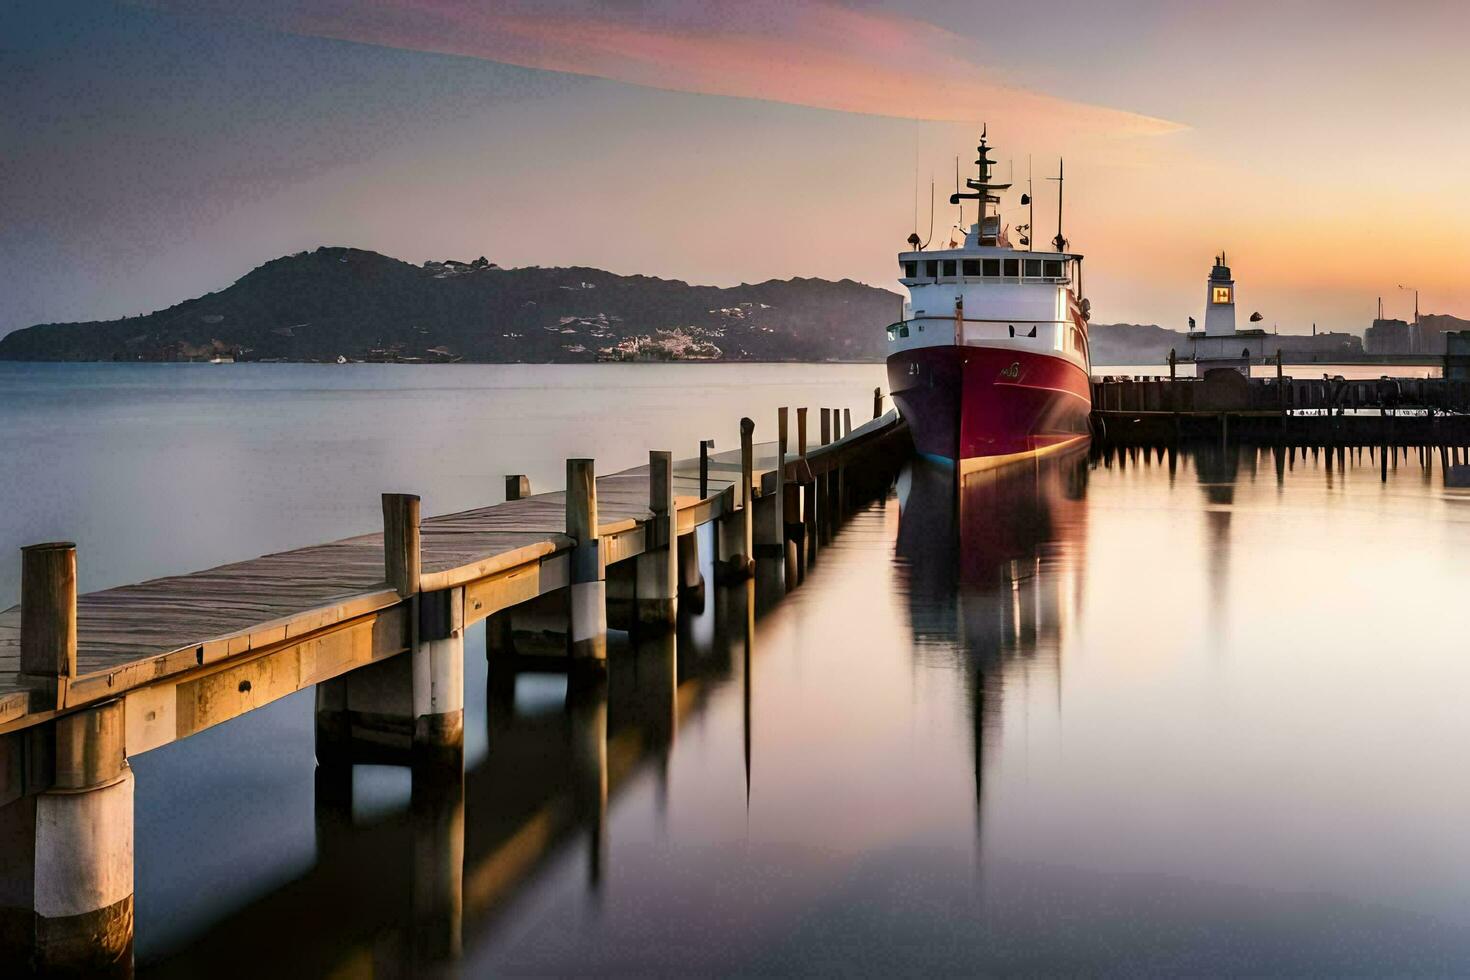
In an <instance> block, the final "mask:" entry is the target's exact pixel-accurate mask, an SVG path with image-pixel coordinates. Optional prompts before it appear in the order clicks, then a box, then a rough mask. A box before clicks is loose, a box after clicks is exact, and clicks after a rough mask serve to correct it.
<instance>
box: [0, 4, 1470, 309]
mask: <svg viewBox="0 0 1470 980" xmlns="http://www.w3.org/2000/svg"><path fill="white" fill-rule="evenodd" d="M1409 6H1410V7H1412V8H1413V10H1412V14H1413V16H1407V13H1408V11H1407V9H1406V10H1405V11H1389V10H1384V9H1382V8H1381V6H1380V5H1375V4H1371V3H1367V2H1359V0H1345V2H1341V3H1335V4H1330V5H1329V4H1324V3H1315V2H1308V3H1303V4H1300V5H1291V6H1283V5H1280V4H1274V5H1273V4H1269V3H1263V2H1257V0H1243V2H1241V3H1238V4H1235V5H1232V6H1231V7H1230V8H1229V10H1228V11H1226V10H1225V9H1224V8H1222V7H1221V6H1220V5H1219V4H1203V3H1200V4H1196V3H1167V4H1166V3H1159V2H1148V0H1124V2H1123V3H1121V4H1120V5H1119V6H1118V7H1117V8H1116V9H1111V8H1110V9H1109V10H1107V11H1102V10H1098V9H1096V7H1095V6H1094V5H1088V4H1081V3H1071V2H1062V3H1059V4H1058V5H1056V6H1052V7H1048V8H1046V10H1036V9H1032V8H1016V7H1014V5H997V4H989V3H979V4H971V3H961V2H958V0H880V2H870V3H861V4H840V3H834V2H818V3H803V4H793V3H775V2H770V0H756V2H753V3H748V4H739V5H727V4H714V3H709V4H681V3H674V2H672V0H663V2H659V0H653V2H648V3H641V4H636V5H621V4H619V5H608V4H598V3H592V2H586V0H551V2H543V3H534V4H533V3H529V2H519V0H510V2H504V3H497V4H493V5H482V4H478V3H473V2H470V0H368V2H352V3H349V2H347V0H260V2H258V3H253V4H250V5H248V6H244V7H242V6H240V5H238V4H235V3H232V2H226V0H139V2H136V3H133V4H131V5H129V8H130V9H133V10H136V11H140V12H142V13H144V14H146V15H147V16H150V17H154V18H159V19H160V20H159V23H165V22H170V21H172V22H178V23H181V24H195V25H200V24H202V25H208V26H209V27H210V28H211V29H215V30H229V31H234V32H239V33H240V35H241V36H246V37H249V38H251V39H253V40H252V41H251V43H257V44H259V45H262V46H266V45H269V44H271V43H273V42H271V41H270V40H269V39H270V38H271V37H279V38H282V39H293V38H294V39H302V38H305V39H318V41H329V42H332V43H340V42H348V43H349V44H352V45H366V46H371V47H373V48H377V49H381V50H384V51H388V52H395V53H398V54H400V55H402V56H404V57H408V58H420V59H426V60H423V61H422V62H420V63H418V64H421V66H422V71H423V72H424V73H425V77H428V75H430V74H432V73H433V72H436V71H442V70H443V67H442V66H443V65H444V63H445V62H444V58H445V57H446V56H448V57H451V58H458V59H468V62H467V63H470V64H474V63H480V64H483V65H486V66H495V65H500V66H519V68H521V69H530V70H531V72H530V74H528V75H525V76H524V77H523V78H522V77H520V76H518V79H519V80H518V81H517V82H516V86H515V87H514V89H513V90H512V89H500V90H494V91H492V94H490V95H488V96H485V97H478V98H477V99H476V100H474V101H473V103H472V107H471V108H470V109H468V110H466V111H465V112H464V113H463V114H462V116H461V117H460V118H459V119H458V120H455V121H453V122H451V123H450V124H448V125H447V126H443V127H441V128H440V129H438V130H436V131H434V132H433V133H432V138H431V139H425V138H423V137H422V136H419V135H416V136H415V137H414V138H412V139H410V138H408V137H407V136H404V137H403V138H401V139H395V136H396V135H397V134H396V133H395V131H394V130H393V129H391V128H387V127H385V128H384V129H383V130H382V136H383V138H382V139H380V140H378V141H376V142H375V143H374V144H373V145H371V146H370V148H369V150H368V151H357V152H354V153H350V154H348V153H344V154H342V155H341V156H340V158H339V159H337V160H335V161H333V162H331V163H330V164H329V165H326V166H325V167H321V166H314V168H313V169H312V170H311V172H309V173H307V174H306V175H305V176H303V177H301V178H300V179H292V180H286V179H284V178H281V179H276V178H275V177H274V176H272V175H269V174H268V175H267V176H266V177H265V178H262V179H261V180H262V181H263V183H262V186H261V187H253V188H252V190H251V193H250V200H248V201H246V200H244V199H243V195H240V199H235V198H233V197H232V198H230V199H229V200H227V201H226V202H225V203H222V204H217V205H212V206H213V207H216V208H217V210H219V211H220V212H221V214H222V215H229V216H230V217H231V218H232V219H233V222H234V225H233V226H234V227H236V228H237V229H242V231H240V232H239V233H237V235H236V236H235V240H234V241H233V242H232V243H229V244H228V245H223V244H221V243H219V242H218V241H217V239H216V242H215V244H214V246H212V247H214V248H216V249H220V250H221V251H219V252H218V259H217V261H216V262H215V264H214V265H212V266H209V267H208V268H209V269H215V268H217V269H218V270H220V272H218V273H212V272H208V270H207V269H205V268H204V266H203V265H201V268H200V271H199V275H206V274H214V275H222V274H223V270H224V269H225V268H227V267H229V268H234V269H236V270H238V264H239V262H240V260H241V259H242V258H243V257H245V256H247V255H249V256H253V257H254V261H257V262H258V261H262V260H264V259H265V258H268V257H269V253H270V252H271V251H275V252H280V251H286V250H287V248H286V246H287V245H289V246H292V247H298V248H299V247H307V246H310V245H314V244H320V243H322V242H329V243H332V244H354V245H360V246H362V247H367V248H375V249H377V250H379V251H383V252H386V253H389V254H393V255H398V256H400V257H403V258H406V259H409V260H410V261H422V260H423V259H425V258H431V257H444V256H445V255H456V254H460V253H464V254H471V253H473V254H482V253H483V254H488V255H491V256H492V257H493V258H494V259H495V260H496V261H499V262H500V263H501V264H505V265H529V264H540V265H566V264H587V265H596V266H600V267H603V268H608V269H610V270H612V271H615V272H622V273H645V274H650V275H659V276H664V277H668V278H682V279H686V280H690V281H697V282H707V283H713V284H720V285H723V284H730V283H734V282H739V281H755V280H759V279H764V278H771V277H782V278H784V277H788V276H795V275H808V276H811V275H815V276H824V277H829V278H842V277H849V278H854V279H859V280H862V281H866V282H871V283H874V284H876V285H880V286H884V287H887V288H891V289H896V288H897V286H896V284H895V283H894V281H893V280H894V278H895V272H896V270H895V267H894V254H895V253H896V252H897V251H898V250H900V248H902V247H903V241H904V238H905V237H906V236H907V235H908V233H909V232H910V231H914V230H916V229H915V227H914V226H915V225H916V224H917V226H918V228H917V230H918V231H919V232H920V234H921V235H924V234H927V231H928V224H929V211H930V207H929V197H930V190H929V185H930V181H931V179H932V180H933V182H934V197H935V198H936V200H937V201H938V202H939V203H938V205H937V206H936V208H935V219H934V220H935V225H936V231H935V238H936V240H937V241H939V242H942V241H944V240H945V238H946V237H947V235H948V227H949V225H950V223H951V222H952V221H954V220H955V219H956V214H955V210H954V209H952V208H951V207H950V206H948V205H947V203H945V202H946V201H947V197H948V193H949V191H950V190H951V189H952V186H953V183H954V179H955V176H954V169H955V157H956V156H957V155H958V157H959V159H960V164H961V168H962V169H963V170H965V171H968V170H969V169H970V167H971V164H970V161H971V160H973V158H974V143H975V137H976V136H977V135H978V132H977V131H978V128H979V126H980V125H982V124H985V125H988V126H989V132H990V137H991V141H992V143H993V144H995V145H996V146H997V147H998V154H997V155H998V157H999V159H1000V161H1001V163H1002V166H1003V168H1004V169H1003V170H1002V174H1003V175H1004V174H1010V175H1011V176H1012V178H1013V179H1014V180H1015V181H1016V182H1017V184H1018V186H1017V188H1016V190H1015V191H1014V192H1013V193H1012V195H1011V196H1010V197H1009V198H1008V199H1007V201H1006V203H1005V207H1006V210H1005V213H1004V218H1005V220H1006V222H1007V223H1010V224H1015V223H1018V222H1020V221H1023V220H1025V218H1024V213H1023V212H1022V210H1021V209H1020V208H1019V207H1018V205H1017V202H1016V198H1017V197H1018V195H1019V193H1020V191H1021V190H1023V189H1024V187H1023V186H1021V185H1024V183H1025V181H1026V174H1027V165H1028V161H1029V163H1030V166H1031V170H1032V173H1033V175H1034V178H1035V182H1034V191H1035V196H1036V198H1037V201H1038V204H1037V211H1036V224H1037V226H1038V235H1037V238H1038V241H1046V240H1047V239H1049V238H1050V237H1051V234H1052V233H1053V231H1054V226H1055V221H1056V213H1055V184H1052V183H1049V182H1047V181H1045V180H1044V179H1043V178H1045V177H1047V176H1050V175H1053V174H1054V173H1055V172H1056V166H1057V164H1056V161H1057V158H1058V157H1065V158H1066V166H1067V175H1068V182H1067V186H1066V193H1067V197H1066V214H1065V233H1066V235H1067V237H1068V238H1069V239H1070V240H1071V243H1072V247H1073V248H1074V249H1078V250H1080V251H1082V252H1084V253H1085V254H1086V255H1087V256H1088V278H1087V289H1088V292H1089V294H1090V298H1091V299H1092V301H1093V307H1094V310H1095V311H1096V317H1097V319H1099V320H1100V321H1101V322H1115V321H1131V322H1154V323H1160V324H1162V325H1166V326H1174V327H1179V326H1182V325H1183V323H1184V321H1185V318H1186V317H1188V316H1190V315H1198V313H1199V312H1200V308H1201V306H1202V302H1203V292H1204V282H1203V280H1204V278H1205V275H1206V274H1207V272H1208V269H1209V266H1210V263H1211V259H1212V256H1213V255H1214V254H1215V253H1216V252H1217V251H1219V250H1220V249H1225V250H1226V251H1227V252H1228V253H1229V254H1230V257H1231V260H1232V265H1233V267H1234V269H1235V272H1236V275H1237V278H1238V279H1239V281H1240V287H1239V295H1240V298H1241V303H1242V304H1243V305H1244V306H1247V307H1249V308H1251V309H1259V310H1261V311H1262V313H1263V316H1264V318H1265V322H1266V323H1267V324H1268V325H1272V324H1274V325H1277V326H1278V327H1279V329H1280V330H1281V331H1283V332H1298V333H1302V332H1308V331H1310V330H1311V328H1312V324H1313V323H1316V324H1318V326H1319V328H1320V329H1349V330H1354V331H1358V332H1360V331H1361V330H1362V329H1363V327H1364V326H1366V325H1367V322H1368V320H1369V319H1371V316H1372V313H1373V309H1374V306H1375V301H1376V297H1377V296H1379V295H1382V296H1384V299H1385V303H1386V305H1388V306H1389V308H1390V310H1391V312H1393V313H1395V314H1398V315H1407V314H1408V313H1409V312H1410V311H1411V310H1412V296H1408V295H1407V294H1406V293H1404V292H1403V291H1400V290H1399V289H1398V288H1397V287H1398V285H1399V284H1401V283H1402V284H1406V285H1409V286H1416V287H1418V288H1419V289H1420V290H1421V306H1422V307H1423V309H1424V310H1425V311H1426V312H1449V313H1457V314H1459V315H1462V316H1470V286H1467V285H1466V281H1465V277H1464V276H1463V273H1462V271H1461V270H1462V269H1463V268H1464V267H1465V265H1466V263H1467V261H1470V232H1467V231H1466V229H1467V228H1470V195H1467V194H1466V193H1465V192H1464V190H1463V189H1462V187H1461V186H1460V177H1459V171H1460V169H1461V167H1460V161H1461V160H1463V159H1464V158H1465V152H1466V151H1467V150H1470V129H1467V128H1466V127H1464V126H1463V125H1459V124H1458V122H1457V120H1459V119H1461V118H1463V117H1464V114H1465V109H1464V100H1465V99H1466V97H1467V96H1470V68H1467V67H1466V66H1465V64H1464V62H1463V58H1462V56H1461V53H1460V52H1459V50H1458V43H1457V42H1456V41H1455V40H1454V39H1455V38H1459V37H1464V36H1466V34H1467V33H1470V8H1465V7H1462V6H1459V5H1449V4H1445V5H1440V4H1434V3H1424V4H1415V5H1409ZM280 43H282V44H286V43H287V41H285V40H283V41H282V42H280ZM435 59H437V60H435ZM410 64H414V63H410ZM405 77H406V78H409V79H411V78H412V74H411V73H410V74H409V75H406V76H405ZM497 77H499V76H497ZM538 78H539V79H544V80H545V84H544V85H543V84H542V83H541V82H538V81H537V79H538ZM558 78H559V79H563V80H569V81H563V82H557V81H556V79H558ZM411 86H412V82H411V80H410V81H407V82H404V83H401V85H400V88H404V87H411ZM543 89H544V91H543ZM501 92H503V93H504V97H503V98H501V97H500V96H499V94H498V93H501ZM528 93H529V94H528ZM429 98H430V96H427V95H426V96H425V99H429ZM433 98H437V99H439V100H440V101H441V102H442V101H443V99H444V96H443V95H442V93H441V94H439V95H437V96H433ZM345 111H346V110H344V112H345ZM352 111H354V112H361V113H364V114H369V115H368V118H369V120H370V119H371V116H370V113H371V106H370V105H366V106H363V107H352ZM332 124H333V120H332V118H331V117H326V118H324V119H323V121H322V125H323V128H324V133H325V132H326V131H328V130H330V127H331V126H332ZM405 132H406V131H405ZM446 188H455V190H454V192H453V193H451V192H450V191H449V190H446ZM972 217H973V215H971V216H970V217H967V218H966V220H972ZM244 230H248V231H249V234H246V233H245V231H244ZM199 234H200V236H201V243H202V244H207V240H206V239H204V238H203V236H204V235H205V230H204V229H201V231H200V232H199ZM313 239H314V240H313ZM231 248H233V249H235V250H236V252H237V253H238V254H227V253H228V251H229V249H231ZM190 252H191V257H190V258H189V259H188V260H183V261H189V262H196V261H197V262H200V263H203V260H202V259H197V260H196V259H195V258H193V253H197V252H198V249H197V248H191V249H190ZM262 252H264V253H266V254H261V253H262ZM138 261H139V262H140V263H145V264H146V262H147V261H151V260H149V259H146V258H144V259H139V260H138ZM231 263H233V265H231ZM175 265H177V263H176V264H175ZM147 275H148V272H147V269H146V268H143V267H140V268H139V269H137V270H136V273H135V275H133V276H132V277H131V278H134V279H136V278H139V277H146V276H147ZM181 275H182V274H181ZM221 284H222V283H220V282H218V281H210V282H208V283H207V284H206V285H207V286H208V287H209V288H217V287H218V286H219V285H221ZM162 288H165V287H162V286H161V287H160V289H162ZM167 288H173V287H172V286H169V287H167ZM195 291H196V292H197V291H202V290H195ZM1406 296H1407V298H1406ZM169 298H170V299H178V298H182V297H181V296H171V297H169ZM112 312H113V314H114V315H115V314H116V313H117V312H121V311H112ZM0 326H3V325H0Z"/></svg>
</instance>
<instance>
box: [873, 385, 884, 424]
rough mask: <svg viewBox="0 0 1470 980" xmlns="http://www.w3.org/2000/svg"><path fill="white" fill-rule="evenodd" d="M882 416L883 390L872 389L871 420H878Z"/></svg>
mask: <svg viewBox="0 0 1470 980" xmlns="http://www.w3.org/2000/svg"><path fill="white" fill-rule="evenodd" d="M882 414H883V389H882V388H874V389H873V418H875V419H876V418H879V417H881V416H882Z"/></svg>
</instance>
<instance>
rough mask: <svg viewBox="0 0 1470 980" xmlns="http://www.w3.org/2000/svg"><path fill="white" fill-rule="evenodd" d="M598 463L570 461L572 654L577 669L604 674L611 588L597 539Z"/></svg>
mask: <svg viewBox="0 0 1470 980" xmlns="http://www.w3.org/2000/svg"><path fill="white" fill-rule="evenodd" d="M597 527H598V525H597V477H596V467H595V465H594V461H593V460H590V459H569V460H567V535H568V536H569V537H571V538H572V539H573V540H574V541H576V542H577V543H576V546H575V547H574V548H573V550H572V567H571V616H570V618H571V623H570V624H569V625H570V627H571V630H570V634H569V638H568V650H567V652H568V654H569V655H570V656H571V658H572V666H573V668H574V669H593V670H595V671H600V670H602V669H604V668H605V666H606V663H607V586H606V582H605V577H606V576H605V571H604V569H603V565H602V547H601V545H600V543H599V541H598V537H597Z"/></svg>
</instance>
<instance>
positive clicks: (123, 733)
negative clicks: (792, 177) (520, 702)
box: [0, 399, 908, 970]
mask: <svg viewBox="0 0 1470 980" xmlns="http://www.w3.org/2000/svg"><path fill="white" fill-rule="evenodd" d="M876 403H877V400H876V399H875V404H876ZM875 414H876V410H875ZM820 416H821V423H822V424H821V437H820V443H819V444H818V443H817V442H816V440H813V445H811V446H810V447H809V446H808V445H807V438H806V429H807V426H806V410H805V409H801V410H798V412H797V418H796V423H797V425H796V428H797V433H796V435H797V439H796V440H795V445H792V440H791V439H790V433H789V432H788V422H789V420H788V416H787V412H786V410H785V409H782V410H781V411H780V413H779V414H778V417H777V419H775V420H773V421H775V422H776V425H775V426H774V427H773V428H774V429H775V433H774V434H775V435H776V436H777V439H776V440H775V441H774V442H768V443H762V444H760V445H757V444H756V443H755V442H754V429H755V426H754V423H752V422H751V421H750V420H749V419H746V420H742V426H741V435H742V438H741V447H740V449H738V450H732V451H727V452H724V453H721V454H718V455H713V454H710V453H709V452H708V445H707V444H702V445H701V456H700V457H698V458H691V459H687V460H681V461H677V462H676V461H674V460H673V459H672V458H671V456H670V454H668V453H659V452H655V453H650V458H649V463H648V464H647V465H645V466H640V467H636V468H634V469H630V470H625V471H623V472H619V473H615V474H612V475H609V476H601V477H598V476H596V475H595V473H594V468H593V463H592V461H591V460H569V461H568V469H567V473H568V481H567V487H568V489H566V490H562V491H556V492H553V493H542V494H535V495H530V494H528V493H527V492H526V491H527V489H528V488H527V487H526V486H525V481H524V480H523V479H522V478H511V479H509V480H508V481H507V497H508V499H507V500H506V502H504V503H501V504H496V505H494V506H489V507H483V508H477V509H474V510H470V511H464V512H461V513H458V514H450V515H444V516H439V517H428V518H420V516H419V514H418V500H417V498H416V497H413V496H412V495H408V494H385V495H384V498H383V508H384V530H383V531H382V532H379V533H373V534H365V535H362V536H359V537H355V538H349V539H346V540H342V541H336V542H332V543H329V544H323V545H315V546H311V547H307V548H301V549H297V550H293V551H288V552H283V553H280V554H275V555H267V556H264V557H261V558H256V559H252V560H250V561H245V562H239V563H235V564H231V565H225V566H221V567H219V568H215V569H210V570H207V571H202V572H197V573H193V574H189V575H181V576H171V577H168V578H162V579H156V580H153V581H150V582H144V583H141V584H138V585H130V586H123V587H120V588H114V589H108V590H105V591H102V592H97V593H90V594H86V595H81V596H78V595H77V594H76V571H75V570H76V562H77V560H78V556H77V554H76V551H75V548H74V547H71V546H69V545H66V544H65V543H58V544H51V545H45V546H38V547H33V548H29V549H26V550H25V551H24V553H23V575H22V603H21V605H20V606H17V607H15V608H12V609H9V610H6V611H5V612H3V613H0V854H3V857H4V860H3V861H0V866H3V867H4V871H3V872H0V946H3V947H4V950H3V952H4V953H6V954H9V956H10V959H8V960H5V961H0V962H24V963H29V964H30V965H31V966H32V967H33V968H36V969H49V968H78V969H112V970H117V969H121V968H122V967H123V966H124V965H126V964H128V963H130V961H131V942H132V774H131V771H130V769H129V768H128V765H127V761H126V760H127V758H128V757H129V756H132V755H137V754H139V753H141V752H146V751H148V750H149V749H153V748H157V747H159V746H161V745H165V744H168V743H170V742H172V741H175V740H177V739H180V738H184V737H187V736H189V735H191V734H194V733H196V732H199V731H202V730H203V729H205V728H208V727H211V726H214V725H217V724H219V723H221V722H223V721H227V720H229V719H231V718H235V717H238V716H239V715H241V714H244V713H246V712H248V711H251V710H253V709H255V708H257V707H260V706H262V705H264V704H267V703H269V702H271V701H274V700H276V699H278V698H281V697H284V696H286V695H289V694H291V693H294V692H296V691H299V690H301V689H303V688H306V687H308V686H315V687H316V691H317V746H318V757H319V759H323V760H325V759H332V760H336V761H348V762H350V761H352V760H363V759H367V758H372V757H374V756H375V755H377V754H381V753H401V754H403V756H404V757H405V758H407V759H410V760H412V762H413V764H414V765H415V766H416V769H415V772H416V776H415V778H416V779H417V778H418V775H417V772H418V769H417V767H418V766H419V765H420V763H422V764H423V765H426V766H429V765H432V766H437V767H442V766H446V765H447V766H449V767H450V768H453V767H454V766H455V765H456V762H455V761H454V760H456V759H459V760H460V761H459V762H458V763H457V764H458V765H459V767H460V770H461V771H462V744H463V743H462V740H463V730H462V710H463V703H464V700H463V658H464V656H465V652H464V648H463V636H464V630H465V629H466V628H467V627H468V626H470V625H472V624H474V623H477V622H480V621H483V620H489V621H490V622H489V623H487V652H488V653H489V654H490V655H491V656H492V657H494V656H496V655H503V656H504V657H506V658H519V657H525V656H528V655H535V654H537V653H541V654H544V653H546V652H547V650H548V649H550V650H554V651H555V652H556V654H557V656H556V662H558V663H560V664H563V665H565V666H566V668H567V669H568V670H570V671H571V672H572V673H573V674H574V675H575V676H576V677H577V678H578V682H579V683H580V682H582V680H584V679H585V680H586V682H588V683H592V684H596V683H599V680H598V678H599V677H600V675H601V674H602V670H601V665H602V662H603V660H604V658H605V656H606V641H605V633H606V629H607V628H608V624H609V622H611V623H612V624H613V626H615V627H624V628H633V629H637V630H640V631H644V630H658V629H667V628H669V627H670V626H671V625H672V623H673V621H674V618H675V615H676V609H677V603H678V602H679V599H680V596H681V595H682V596H684V597H685V599H686V601H687V600H694V599H695V598H696V597H697V596H699V595H701V594H702V592H703V583H702V582H700V581H699V572H698V554H697V550H696V549H697V544H696V542H697V538H696V537H695V533H694V532H695V531H696V529H697V528H698V527H700V526H701V525H704V524H707V523H713V524H714V525H715V528H716V532H715V535H714V540H715V544H716V548H717V551H718V560H717V563H716V568H717V578H718V579H719V580H720V581H721V582H725V583H733V582H741V581H744V580H746V579H748V578H749V577H750V576H752V575H755V574H757V573H758V574H759V576H760V578H761V579H762V580H763V583H764V585H763V587H765V586H766V585H770V584H774V585H775V587H776V589H777V591H784V590H785V589H786V588H790V587H792V586H793V585H794V584H795V583H796V582H797V581H799V579H800V577H801V575H802V574H803V572H804V569H805V567H806V565H807V564H808V563H809V562H811V561H812V560H814V559H815V557H816V554H817V551H818V549H819V548H820V543H821V541H822V540H823V539H824V536H825V535H827V534H830V533H831V531H832V529H833V528H834V527H835V525H836V522H837V520H838V519H839V518H840V515H841V513H842V511H843V510H844V508H845V507H846V505H847V504H848V502H849V501H856V500H858V499H860V498H864V497H867V496H869V495H874V494H879V493H882V492H886V490H887V488H888V486H889V485H890V483H891V480H892V477H893V475H894V473H895V472H896V469H897V466H898V464H899V463H901V462H902V460H903V459H904V458H905V456H906V454H907V452H908V437H907V432H906V430H905V428H904V426H903V424H902V423H901V422H900V421H899V419H898V418H897V416H896V415H895V414H894V413H891V412H890V413H888V414H886V415H881V416H879V417H875V418H874V419H873V420H872V421H870V422H867V423H866V424H864V425H862V426H861V427H858V428H853V427H852V426H851V422H850V420H849V419H850V416H849V417H840V416H839V413H837V412H836V411H834V410H829V409H821V410H820ZM517 498H518V499H517ZM83 560H84V557H83ZM542 662H543V663H544V662H545V661H544V660H543V661H542Z"/></svg>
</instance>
